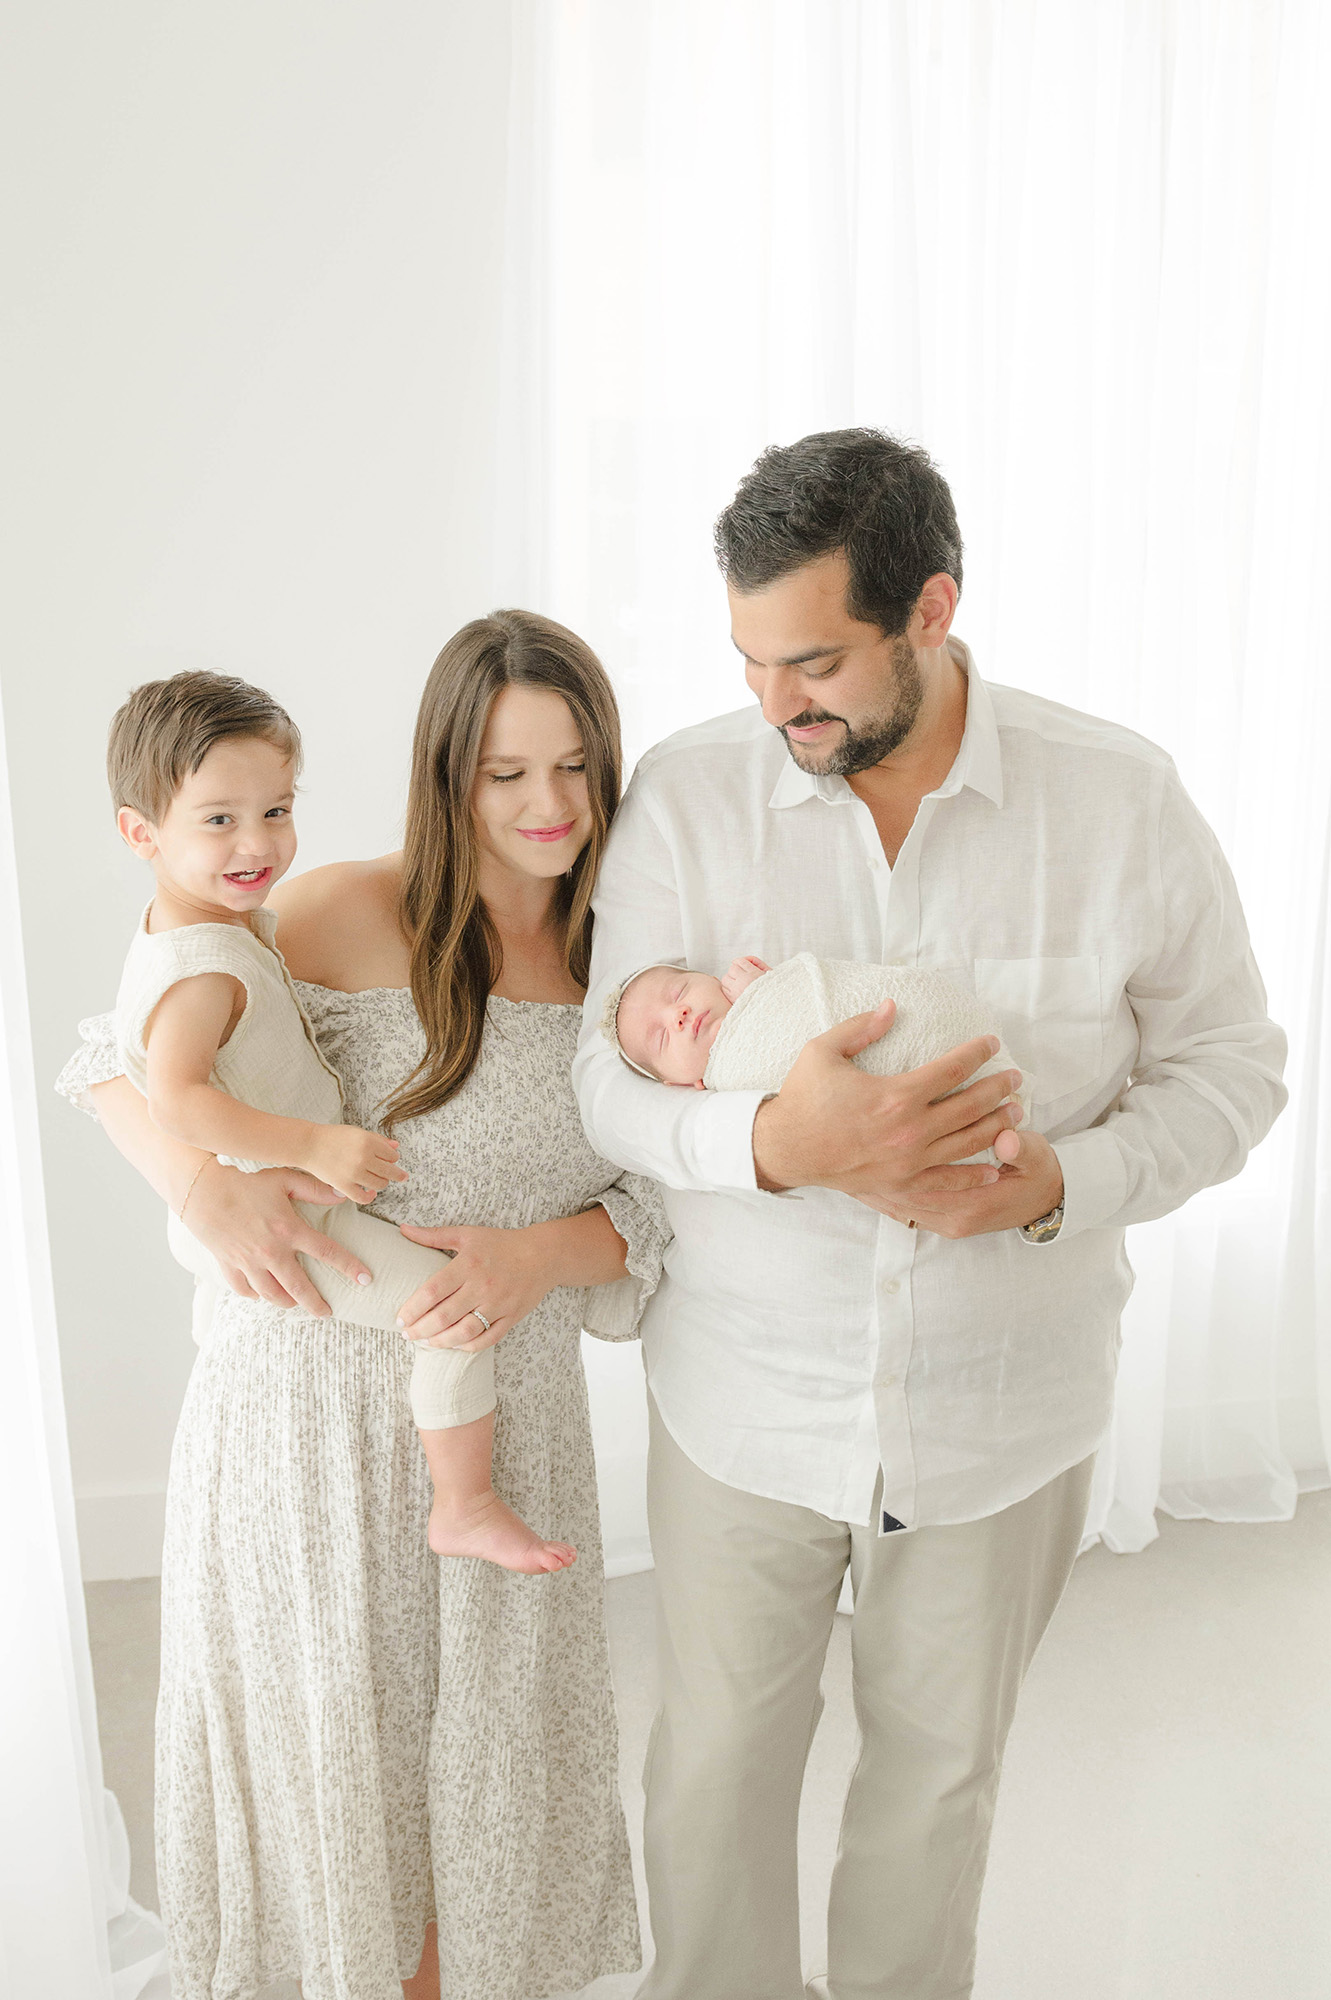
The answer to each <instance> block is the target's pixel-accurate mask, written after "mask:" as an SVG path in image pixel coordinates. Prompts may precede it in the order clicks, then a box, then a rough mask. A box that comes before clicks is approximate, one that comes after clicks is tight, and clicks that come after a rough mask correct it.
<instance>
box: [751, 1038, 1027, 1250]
mask: <svg viewBox="0 0 1331 2000" xmlns="http://www.w3.org/2000/svg"><path fill="white" fill-rule="evenodd" d="M895 1016H896V1006H895V1003H894V1002H893V1001H891V1000H888V1001H885V1002H884V1004H883V1005H882V1006H881V1007H878V1008H875V1009H874V1011H873V1012H872V1013H871V1014H859V1015H857V1016H856V1017H855V1019H854V1020H851V1021H843V1022H842V1023H841V1024H840V1026H839V1027H836V1028H832V1029H829V1031H828V1032H827V1034H825V1035H818V1036H817V1037H816V1038H815V1039H814V1040H813V1041H811V1042H808V1043H806V1045H805V1047H804V1049H803V1050H802V1052H801V1053H800V1055H799V1057H798V1058H797V1059H796V1061H795V1063H794V1064H793V1066H792V1068H791V1070H790V1073H789V1074H788V1076H787V1077H786V1080H785V1082H784V1083H783V1084H782V1086H781V1089H780V1090H779V1092H778V1093H777V1095H776V1096H775V1097H773V1098H769V1099H768V1101H767V1102H766V1103H765V1104H763V1105H760V1107H759V1110H758V1116H757V1118H756V1119H755V1120H754V1125H753V1160H754V1167H755V1170H756V1172H757V1176H758V1185H759V1186H760V1187H763V1188H767V1189H769V1190H778V1189H784V1188H793V1187H829V1188H835V1189H837V1190H838V1192H840V1193H841V1194H849V1195H853V1196H854V1197H855V1199H856V1200H857V1201H863V1202H867V1203H868V1205H869V1206H870V1207H871V1208H876V1209H878V1210H879V1211H880V1212H882V1213H884V1214H895V1213H896V1212H897V1209H898V1208H900V1209H901V1211H902V1217H903V1219H904V1218H906V1217H912V1216H913V1217H915V1218H916V1219H917V1220H918V1219H919V1217H920V1215H921V1214H922V1210H917V1209H916V1208H915V1207H914V1206H912V1204H913V1203H915V1202H916V1201H920V1202H922V1201H923V1200H924V1199H925V1198H926V1197H927V1196H930V1195H935V1196H936V1195H940V1194H962V1193H966V1192H970V1191H976V1190H984V1189H987V1188H991V1187H992V1186H993V1184H994V1183H995V1182H996V1181H997V1180H998V1178H999V1169H998V1168H997V1167H993V1166H960V1165H958V1164H956V1163H957V1162H958V1161H962V1160H965V1159H967V1158H968V1157H969V1155H971V1154H972V1153H982V1152H984V1151H985V1149H986V1148H987V1147H989V1146H992V1145H993V1143H994V1141H995V1139H996V1138H997V1137H998V1135H999V1133H1000V1132H1008V1131H1010V1130H1011V1128H1012V1127H1013V1126H1014V1125H1016V1124H1017V1123H1018V1122H1019V1121H1020V1118H1021V1107H1020V1105H1018V1104H1015V1103H1007V1102H1006V1101H1005V1100H1006V1099H1008V1098H1010V1097H1011V1095H1012V1093H1013V1091H1014V1090H1016V1089H1018V1088H1019V1087H1020V1084H1021V1075H1020V1072H1019V1071H1017V1070H1003V1071H1001V1072H1000V1073H999V1074H998V1075H997V1076H986V1077H982V1078H981V1079H980V1081H979V1082H978V1083H973V1084H971V1085H970V1086H969V1087H968V1088H966V1089H962V1088H961V1086H962V1085H963V1084H965V1082H966V1078H967V1077H968V1076H971V1075H973V1074H974V1072H975V1071H976V1070H977V1069H979V1068H980V1066H981V1065H982V1064H983V1063H986V1062H988V1061H989V1060H990V1058H991V1057H992V1056H995V1055H997V1053H998V1042H997V1040H996V1038H995V1037H994V1036H993V1035H981V1036H979V1037H977V1039H976V1040H975V1041H972V1042H963V1043H962V1045H961V1047H960V1048H957V1049H953V1050H951V1051H950V1052H949V1053H948V1054H947V1055H945V1056H940V1057H939V1058H938V1060H937V1061H936V1062H931V1063H926V1064H924V1066H923V1067H922V1068H920V1069H915V1070H909V1071H907V1072H906V1074H905V1075H904V1076H868V1075H866V1074H865V1072H864V1071H863V1070H859V1069H856V1068H855V1066H854V1064H853V1062H852V1061H851V1057H852V1056H857V1055H858V1054H859V1053H860V1051H861V1050H862V1049H867V1048H868V1047H869V1045H870V1043H872V1042H876V1041H878V1040H879V1039H880V1038H881V1037H882V1036H883V1035H885V1034H886V1033H887V1031H888V1029H889V1028H890V1027H891V1025H892V1022H893V1020H894V1018H895ZM952 1093H955V1094H952ZM1049 1205H1050V1206H1052V1203H1051V1204H1049ZM1041 1213H1042V1211H1041V1210H1040V1209H1036V1210H1034V1211H1033V1214H1034V1215H1039V1214H1041ZM1025 1219H1026V1220H1031V1219H1032V1218H1031V1217H1027V1218H1025ZM997 1226H1003V1225H997Z"/></svg>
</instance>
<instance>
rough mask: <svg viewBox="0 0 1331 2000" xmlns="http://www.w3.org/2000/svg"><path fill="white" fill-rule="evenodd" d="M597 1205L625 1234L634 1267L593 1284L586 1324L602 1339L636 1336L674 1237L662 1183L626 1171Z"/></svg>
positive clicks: (585, 1312) (628, 1256) (628, 1260)
mask: <svg viewBox="0 0 1331 2000" xmlns="http://www.w3.org/2000/svg"><path fill="white" fill-rule="evenodd" d="M592 1205H593V1206H594V1207H600V1208H603V1209H604V1210H605V1212H606V1214H607V1215H608V1216H609V1217H610V1220H611V1221H612V1222H613V1223H614V1225H615V1228H616V1229H617V1230H618V1231H619V1233H620V1235H621V1236H622V1237H623V1239H624V1245H625V1251H626V1256H625V1262H626V1263H627V1264H628V1267H629V1268H628V1276H627V1277H625V1278H616V1279H615V1281H614V1282H613V1283H612V1284H609V1285H588V1287H587V1298H586V1303H585V1305H584V1306H583V1311H582V1324H583V1327H584V1328H585V1330H586V1331H587V1332H588V1333H592V1334H595V1336H596V1338H597V1339H598V1340H635V1339H636V1338H637V1334H638V1324H639V1322H640V1320H641V1319H642V1315H643V1310H644V1308H645V1307H646V1304H647V1301H648V1299H649V1298H650V1297H651V1296H652V1293H653V1292H654V1291H655V1290H656V1288H657V1286H658V1285H659V1284H660V1282H661V1271H662V1268H663V1263H664V1258H665V1252H666V1245H667V1244H668V1243H669V1241H670V1224H669V1223H668V1222H667V1221H666V1212H665V1201H664V1198H663V1195H662V1191H661V1186H660V1183H659V1182H658V1181H653V1180H648V1179H646V1178H645V1176H644V1175H642V1174H621V1175H620V1177H619V1179H618V1180H617V1181H616V1182H615V1183H614V1185H613V1186H612V1187H608V1188H607V1189H606V1190H605V1192H604V1194H600V1195H598V1196H597V1197H596V1201H595V1203H593V1204H592Z"/></svg>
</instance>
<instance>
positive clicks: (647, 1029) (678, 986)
mask: <svg viewBox="0 0 1331 2000" xmlns="http://www.w3.org/2000/svg"><path fill="white" fill-rule="evenodd" d="M729 1012H730V1002H729V1000H727V998H726V996H725V994H724V993H723V992H722V990H721V981H720V980H719V979H713V978H712V975H711V974H710V973H709V972H682V971H680V969H679V968H678V967H677V966H672V965H653V966H650V967H649V968H648V970H647V971H646V972H640V973H639V974H638V976H637V978H636V979H633V980H630V981H629V984H628V985H627V986H626V987H625V989H624V997H623V999H622V1000H621V1001H620V1003H619V1013H618V1014H617V1016H616V1020H615V1025H616V1029H617V1032H618V1034H619V1041H620V1046H621V1047H622V1049H623V1050H624V1053H625V1054H626V1055H627V1056H629V1057H630V1058H631V1059H632V1061H634V1062H635V1063H639V1064H640V1065H641V1066H642V1068H643V1069H645V1070H650V1071H651V1073H652V1075H653V1076H658V1077H660V1079H661V1081H662V1083H683V1084H695V1085H696V1086H697V1087H698V1088H699V1089H701V1088H702V1079H703V1071H704V1070H705V1069H706V1067H707V1058H708V1055H709V1054H710V1053H711V1047H712V1043H713V1042H714V1041H715V1040H716V1031H717V1029H718V1028H719V1027H720V1025H721V1023H722V1021H724V1019H725V1017H726V1015H727V1014H728V1013H729Z"/></svg>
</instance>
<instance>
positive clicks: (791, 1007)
mask: <svg viewBox="0 0 1331 2000" xmlns="http://www.w3.org/2000/svg"><path fill="white" fill-rule="evenodd" d="M884 1000H895V1001H896V1003H897V1012H896V1018H895V1020H894V1021H893V1023H892V1026H891V1027H890V1028H889V1029H888V1031H887V1033H886V1034H885V1035H884V1036H883V1037H882V1038H881V1039H880V1040H879V1041H876V1042H871V1043H870V1044H869V1047H868V1048H867V1049H864V1050H863V1051H862V1052H861V1053H860V1054H859V1055H857V1056H855V1057H853V1058H852V1060H853V1061H854V1063H855V1065H856V1067H857V1068H859V1069H863V1070H868V1071H869V1072H870V1074H871V1075H873V1076H900V1075H902V1074H903V1073H904V1072H905V1071H906V1070H911V1069H918V1068H919V1067H920V1066H921V1064H923V1063H927V1062H933V1061H934V1060H935V1059H936V1058H937V1057H938V1056H941V1055H946V1054H947V1052H948V1050H949V1049H955V1048H956V1047H957V1046H958V1045H959V1044H960V1043H962V1042H969V1041H971V1040H973V1039H974V1037H975V1036H976V1035H992V1034H994V1033H995V1032H996V1030H995V1027H994V1023H993V1022H992V1021H991V1020H989V1019H988V1018H987V1017H986V1015H985V1013H984V1010H983V1008H982V1007H981V1006H980V1005H979V1002H978V1001H976V1000H973V999H971V997H970V995H969V994H966V993H963V992H962V991H961V989H960V987H957V986H954V985H953V983H952V981H951V980H950V979H947V978H945V977H944V976H943V974H942V973H941V972H927V971H920V970H917V969H916V968H914V967H911V966H904V965H862V964H859V963H856V962H852V961H850V960H847V959H836V958H815V957H814V956H813V953H812V952H808V951H802V952H800V953H799V954H798V955H797V956H796V957H795V958H788V959H786V960H785V962H784V964H782V965H778V966H777V967H775V969H773V968H771V967H768V966H766V965H764V964H763V962H762V960H761V959H760V958H737V959H736V960H735V963H734V964H733V965H732V966H731V967H730V970H729V971H728V972H727V973H726V975H725V977H724V978H723V979H714V978H713V977H712V975H711V974H710V973H707V972H686V971H683V970H682V969H681V968H680V967H678V966H672V965H651V966H648V967H647V969H646V970H645V971H643V972H639V973H635V974H634V976H633V977H632V978H631V979H629V980H626V981H625V983H624V984H623V985H622V986H620V987H617V988H615V989H614V990H613V991H612V992H611V994H610V997H609V999H608V1000H607V1002H606V1007H605V1013H604V1016H603V1017H602V1021H601V1027H602V1031H603V1032H604V1034H605V1036H606V1039H607V1040H608V1041H610V1042H611V1043H612V1044H613V1045H614V1046H616V1047H617V1048H618V1050H619V1052H620V1054H621V1055H622V1056H623V1057H624V1060H625V1061H626V1062H627V1063H628V1064H629V1065H630V1067H631V1068H633V1069H636V1070H637V1071H638V1072H639V1073H640V1074H641V1075H643V1076H648V1077H652V1078H654V1079H655V1081H656V1082H658V1083H673V1084H680V1085H686V1086H688V1085H691V1086H692V1087H693V1089H695V1090H769V1091H775V1090H779V1089H780V1088H781V1085H782V1084H783V1082H784V1081H785V1078H786V1073H787V1071H788V1070H789V1069H790V1067H791V1065H792V1064H793V1063H794V1061H795V1058H796V1057H797V1056H798V1055H799V1053H800V1051H801V1049H802V1048H803V1047H804V1044H805V1043H806V1042H808V1041H811V1040H812V1039H813V1037H814V1036H815V1035H821V1034H823V1033H825V1032H826V1030H827V1029H828V1028H834V1027H836V1026H837V1024H838V1023H839V1022H841V1021H848V1020H850V1019H851V1017H852V1016H853V1015H855V1014H866V1013H868V1012H869V1011H870V1009H871V1008H874V1007H879V1006H881V1005H882V1003H883V1001H884ZM1014 1068H1016V1064H1015V1063H1014V1062H1013V1060H1012V1058H1011V1056H1010V1055H1009V1054H1008V1053H1007V1051H1006V1049H1004V1048H1003V1047H1002V1046H1001V1044H1000V1046H999V1050H998V1054H997V1055H996V1056H993V1057H991V1058H990V1060H989V1061H988V1062H986V1063H983V1064H981V1066H980V1068H979V1069H977V1070H976V1071H975V1072H974V1074H973V1075H971V1076H969V1077H968V1078H967V1079H966V1082H967V1083H968V1084H970V1083H974V1082H976V1081H977V1080H978V1079H979V1078H980V1077H982V1076H992V1075H994V1074H995V1073H996V1072H997V1071H998V1070H1002V1069H1014ZM964 1087H965V1086H964V1085H963V1086H962V1088H964ZM1017 1096H1018V1099H1019V1101H1020V1102H1021V1105H1022V1108H1023V1112H1024V1111H1025V1109H1026V1108H1027V1107H1026V1095H1025V1092H1024V1091H1019V1092H1018V1093H1017Z"/></svg>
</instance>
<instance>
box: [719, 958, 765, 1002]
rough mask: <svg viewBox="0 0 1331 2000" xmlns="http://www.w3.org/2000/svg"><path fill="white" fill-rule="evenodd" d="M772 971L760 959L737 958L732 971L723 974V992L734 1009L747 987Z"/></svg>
mask: <svg viewBox="0 0 1331 2000" xmlns="http://www.w3.org/2000/svg"><path fill="white" fill-rule="evenodd" d="M771 970H772V968H771V966H770V965H764V964H763V961H762V960H761V959H760V958H737V959H736V960H735V963H734V964H733V965H732V966H731V968H730V970H729V971H728V972H726V973H723V974H722V977H721V991H722V992H723V993H724V994H725V996H726V999H727V1000H729V1002H730V1004H731V1006H732V1007H733V1006H734V1004H735V1002H736V1001H737V1000H738V999H739V996H740V994H741V993H742V992H743V991H744V988H745V987H746V986H752V984H753V982H754V980H755V979H761V977H762V975H763V973H764V972H770V971H771Z"/></svg>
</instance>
